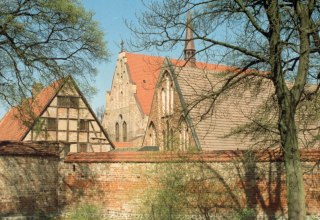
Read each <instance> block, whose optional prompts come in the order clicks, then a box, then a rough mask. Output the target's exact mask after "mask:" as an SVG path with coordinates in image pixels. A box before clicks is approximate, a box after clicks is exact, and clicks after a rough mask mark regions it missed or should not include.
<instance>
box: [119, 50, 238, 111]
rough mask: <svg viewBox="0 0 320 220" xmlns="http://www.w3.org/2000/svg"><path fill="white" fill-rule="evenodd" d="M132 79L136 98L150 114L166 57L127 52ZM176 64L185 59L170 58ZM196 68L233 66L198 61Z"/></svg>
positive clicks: (225, 68) (181, 63) (180, 64)
mask: <svg viewBox="0 0 320 220" xmlns="http://www.w3.org/2000/svg"><path fill="white" fill-rule="evenodd" d="M125 57H126V58H127V65H128V72H129V77H130V80H131V81H132V82H133V83H134V84H135V85H136V86H137V93H136V98H137V101H138V104H139V105H140V107H141V109H142V111H143V113H144V114H145V115H149V114H150V109H151V104H152V99H153V95H154V91H155V88H156V85H157V81H158V78H159V75H160V72H161V69H162V65H163V62H164V59H165V58H164V57H157V56H148V55H144V54H135V53H128V52H126V54H125ZM170 61H171V63H172V64H173V65H174V66H179V67H184V66H187V65H188V63H186V61H184V60H176V59H170ZM194 67H195V68H197V69H201V70H204V69H206V70H212V71H217V72H218V71H220V72H221V71H226V70H230V69H232V68H233V67H229V66H223V65H216V64H208V63H203V62H196V63H195V66H194Z"/></svg>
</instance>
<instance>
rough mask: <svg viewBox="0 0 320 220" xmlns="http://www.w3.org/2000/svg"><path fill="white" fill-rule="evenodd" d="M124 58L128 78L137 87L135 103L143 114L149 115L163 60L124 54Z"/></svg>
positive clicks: (154, 57)
mask: <svg viewBox="0 0 320 220" xmlns="http://www.w3.org/2000/svg"><path fill="white" fill-rule="evenodd" d="M125 56H126V58H127V67H128V73H129V77H130V79H131V81H132V82H133V83H134V84H135V85H136V86H137V93H136V98H137V101H138V103H139V105H140V107H141V110H142V111H143V113H144V114H145V115H149V113H150V108H151V103H152V98H153V94H154V90H155V85H156V84H157V80H158V77H159V74H160V70H161V66H162V63H163V60H164V58H163V57H156V56H148V55H143V54H134V53H126V55H125Z"/></svg>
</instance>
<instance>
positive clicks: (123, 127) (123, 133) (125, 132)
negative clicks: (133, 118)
mask: <svg viewBox="0 0 320 220" xmlns="http://www.w3.org/2000/svg"><path fill="white" fill-rule="evenodd" d="M122 135H123V138H122V139H123V141H127V123H126V122H125V121H124V122H123V124H122Z"/></svg>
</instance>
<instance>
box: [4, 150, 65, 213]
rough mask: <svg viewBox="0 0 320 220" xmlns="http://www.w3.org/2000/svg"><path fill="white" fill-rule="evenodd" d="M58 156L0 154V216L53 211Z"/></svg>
mask: <svg viewBox="0 0 320 220" xmlns="http://www.w3.org/2000/svg"><path fill="white" fill-rule="evenodd" d="M58 162H59V158H57V157H52V156H50V157H44V156H39V155H38V156H28V155H27V156H21V155H20V156H12V155H5V156H4V155H0V217H4V216H16V215H20V216H36V215H44V214H56V213H57V211H58V209H57V207H58V197H57V186H58V172H57V171H58V169H57V167H58Z"/></svg>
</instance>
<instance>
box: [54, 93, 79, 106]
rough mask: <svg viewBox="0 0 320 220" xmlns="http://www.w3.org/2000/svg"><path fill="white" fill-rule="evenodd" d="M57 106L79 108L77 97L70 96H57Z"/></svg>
mask: <svg viewBox="0 0 320 220" xmlns="http://www.w3.org/2000/svg"><path fill="white" fill-rule="evenodd" d="M58 107H66V108H79V98H78V97H70V96H58Z"/></svg>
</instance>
